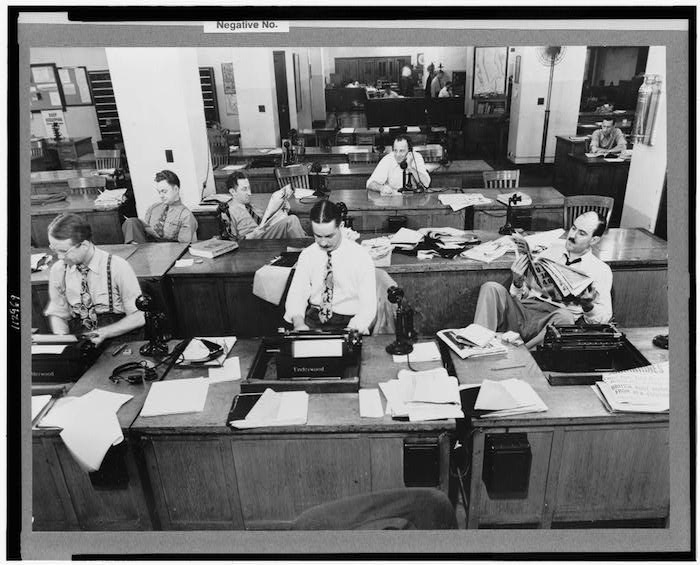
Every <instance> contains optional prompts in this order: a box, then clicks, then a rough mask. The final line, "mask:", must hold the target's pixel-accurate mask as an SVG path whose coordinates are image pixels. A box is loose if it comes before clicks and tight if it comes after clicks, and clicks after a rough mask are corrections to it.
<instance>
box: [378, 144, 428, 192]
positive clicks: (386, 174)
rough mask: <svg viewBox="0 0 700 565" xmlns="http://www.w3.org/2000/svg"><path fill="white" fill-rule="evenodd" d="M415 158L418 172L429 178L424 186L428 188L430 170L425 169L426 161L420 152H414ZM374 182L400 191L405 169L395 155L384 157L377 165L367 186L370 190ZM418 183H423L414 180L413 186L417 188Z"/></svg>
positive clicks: (419, 180)
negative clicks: (370, 185)
mask: <svg viewBox="0 0 700 565" xmlns="http://www.w3.org/2000/svg"><path fill="white" fill-rule="evenodd" d="M411 153H412V154H413V158H414V160H415V167H416V170H417V171H418V172H419V173H420V174H421V176H427V177H428V182H424V183H423V184H424V185H425V186H426V187H427V186H429V185H430V175H429V174H428V170H427V169H426V168H425V161H424V160H423V155H421V154H420V153H419V152H418V151H412V152H411ZM372 181H376V182H378V183H379V184H388V185H389V186H390V187H391V188H393V189H394V190H398V189H399V188H402V187H403V169H402V168H401V165H399V163H398V162H397V161H396V157H394V154H393V153H389V154H387V155H384V157H382V160H381V161H379V163H377V166H376V168H375V169H374V171H373V172H372V175H371V176H370V177H369V178H368V179H367V183H366V185H365V186H367V187H368V188H369V184H370V183H371V182H372ZM418 182H422V181H421V179H415V178H414V179H413V186H414V187H417V186H419V185H418Z"/></svg>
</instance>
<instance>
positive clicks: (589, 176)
mask: <svg viewBox="0 0 700 565" xmlns="http://www.w3.org/2000/svg"><path fill="white" fill-rule="evenodd" d="M562 159H563V160H564V164H563V165H562V164H559V165H557V164H556V156H555V165H554V166H555V170H556V169H557V168H560V169H562V168H563V170H564V171H567V172H566V173H564V174H559V176H558V177H557V175H555V184H554V187H555V188H556V189H557V190H559V191H560V192H561V193H562V194H563V195H564V196H574V195H576V194H598V195H601V196H612V197H613V198H614V199H615V206H614V207H613V211H612V216H611V217H610V226H611V227H618V226H619V225H620V219H621V218H622V208H623V206H624V203H625V191H626V190H627V175H628V174H629V169H630V161H629V160H624V161H622V162H621V163H620V162H609V161H606V160H605V159H603V158H601V157H590V158H589V157H586V156H585V155H570V154H566V155H563V156H562ZM557 182H558V184H557Z"/></svg>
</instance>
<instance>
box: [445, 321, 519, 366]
mask: <svg viewBox="0 0 700 565" xmlns="http://www.w3.org/2000/svg"><path fill="white" fill-rule="evenodd" d="M463 329H466V328H463ZM460 331H461V330H459V329H447V330H439V331H438V332H437V336H438V337H439V338H440V339H441V340H442V341H444V342H445V343H446V344H447V346H448V347H449V348H450V349H451V350H452V351H454V352H455V353H456V354H457V355H458V356H459V357H460V359H469V358H472V357H485V356H487V355H500V354H503V353H508V349H507V348H506V346H505V345H503V344H502V343H501V342H500V340H499V339H498V338H497V337H493V338H492V339H491V340H490V341H488V342H487V343H486V344H485V345H483V346H482V347H479V346H476V345H474V344H472V343H471V342H470V341H468V340H467V339H465V338H463V337H460V335H459V332H460ZM494 335H495V334H494Z"/></svg>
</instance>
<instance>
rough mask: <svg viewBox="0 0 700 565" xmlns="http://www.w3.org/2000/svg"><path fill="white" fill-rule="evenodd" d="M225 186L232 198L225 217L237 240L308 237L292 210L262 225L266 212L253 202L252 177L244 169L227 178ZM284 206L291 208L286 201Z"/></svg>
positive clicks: (232, 235)
mask: <svg viewBox="0 0 700 565" xmlns="http://www.w3.org/2000/svg"><path fill="white" fill-rule="evenodd" d="M226 186H227V188H228V191H229V193H230V194H231V201H230V202H229V203H228V217H225V219H224V221H225V223H226V224H227V230H228V231H229V233H230V235H231V238H232V239H234V240H236V241H238V240H240V239H277V238H298V237H307V235H306V232H305V231H304V228H302V227H301V223H300V222H299V218H298V217H297V216H295V215H293V214H290V215H288V216H286V217H284V218H282V219H280V220H279V221H277V222H275V223H271V224H266V225H264V226H260V222H261V220H262V217H263V213H262V212H261V211H259V210H256V209H255V208H254V207H253V206H252V205H251V203H250V180H248V177H246V176H245V174H244V173H242V172H241V171H237V172H235V173H234V174H232V175H231V176H230V177H229V178H228V179H227V181H226ZM284 206H285V208H286V209H287V210H288V209H289V204H288V203H287V202H285V204H284Z"/></svg>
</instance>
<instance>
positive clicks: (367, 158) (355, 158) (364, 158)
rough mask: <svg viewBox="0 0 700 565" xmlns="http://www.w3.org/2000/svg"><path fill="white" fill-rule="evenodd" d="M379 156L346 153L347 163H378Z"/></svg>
mask: <svg viewBox="0 0 700 565" xmlns="http://www.w3.org/2000/svg"><path fill="white" fill-rule="evenodd" d="M380 157H381V155H379V153H375V152H373V151H372V152H366V153H365V152H362V153H348V163H350V164H352V163H379V159H380Z"/></svg>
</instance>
